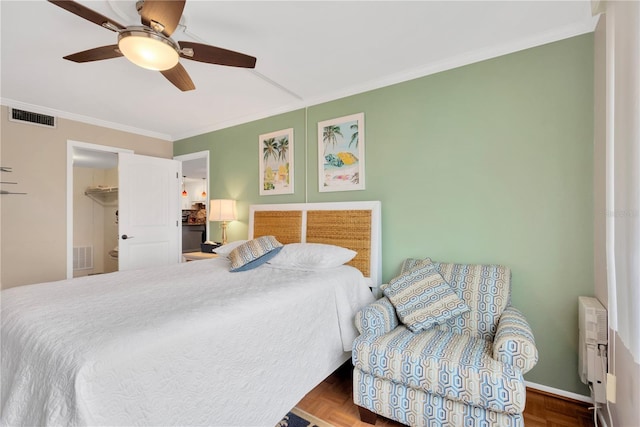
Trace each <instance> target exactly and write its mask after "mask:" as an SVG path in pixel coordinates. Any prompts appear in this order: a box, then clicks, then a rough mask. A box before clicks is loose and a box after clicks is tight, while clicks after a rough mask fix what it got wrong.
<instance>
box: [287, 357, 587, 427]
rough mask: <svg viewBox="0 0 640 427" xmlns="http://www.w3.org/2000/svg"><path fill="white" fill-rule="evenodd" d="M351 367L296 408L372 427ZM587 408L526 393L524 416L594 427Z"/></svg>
mask: <svg viewBox="0 0 640 427" xmlns="http://www.w3.org/2000/svg"><path fill="white" fill-rule="evenodd" d="M352 385H353V383H352V367H351V364H350V362H347V363H346V364H344V365H343V366H342V367H341V368H339V369H338V370H337V371H336V372H334V373H333V374H331V375H330V376H329V377H328V378H327V379H325V380H324V381H323V382H322V383H320V384H319V385H318V386H317V387H316V388H314V389H313V390H311V391H310V392H309V393H308V394H307V395H306V396H305V397H304V398H303V399H302V400H301V401H300V403H298V405H296V406H297V407H298V408H300V409H302V410H303V411H306V412H308V413H310V414H312V415H314V416H316V417H318V418H320V419H322V420H324V421H327V422H329V423H331V424H333V425H334V426H336V427H371V424H366V423H363V422H361V421H360V417H359V415H358V409H357V407H356V406H355V405H354V404H353V394H352V393H353V391H352ZM588 408H589V404H588V403H585V402H579V401H574V400H568V399H565V398H563V397H558V396H554V395H551V394H547V393H544V392H539V391H537V390H532V389H527V405H526V408H525V412H524V419H525V426H526V427H542V426H544V427H593V425H594V423H593V412H592V411H590V410H589V409H588ZM402 426H403V425H402V424H400V423H397V422H395V421H392V420H388V419H385V418H382V417H378V420H377V422H376V427H402Z"/></svg>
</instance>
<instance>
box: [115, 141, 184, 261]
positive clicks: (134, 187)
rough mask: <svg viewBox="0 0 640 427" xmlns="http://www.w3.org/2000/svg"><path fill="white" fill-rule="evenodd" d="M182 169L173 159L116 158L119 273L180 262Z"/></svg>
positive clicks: (122, 156) (128, 155) (126, 156)
mask: <svg viewBox="0 0 640 427" xmlns="http://www.w3.org/2000/svg"><path fill="white" fill-rule="evenodd" d="M181 169H182V165H181V163H180V162H178V161H176V160H172V159H161V158H158V157H147V156H140V155H135V154H129V153H120V154H119V155H118V185H119V195H118V204H119V205H118V230H119V234H120V240H119V243H118V252H119V255H118V264H119V266H118V267H119V270H121V271H122V270H133V269H138V268H146V267H155V266H160V265H166V264H174V263H178V262H180V258H181V253H180V252H181V243H182V240H181V229H180V221H181V216H180V214H181V212H180V202H179V198H178V196H177V195H178V194H179V192H180V190H179V189H180V176H181Z"/></svg>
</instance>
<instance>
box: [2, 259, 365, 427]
mask: <svg viewBox="0 0 640 427" xmlns="http://www.w3.org/2000/svg"><path fill="white" fill-rule="evenodd" d="M228 268H229V265H228V260H226V259H223V258H217V259H211V260H205V261H197V262H190V263H184V264H179V265H174V266H167V267H163V268H157V269H153V270H138V271H128V272H119V273H112V274H105V275H99V276H92V277H88V278H80V279H73V280H65V281H60V282H52V283H46V284H39V285H31V286H23V287H18V288H11V289H7V290H5V291H2V294H1V295H2V301H1V304H2V342H1V347H2V352H1V357H2V371H1V380H2V389H1V391H2V395H1V396H0V398H1V405H2V406H1V407H0V409H1V410H2V414H1V420H2V425H7V426H10V425H30V426H44V425H51V426H66V425H112V426H113V425H127V426H130V425H148V426H151V425H152V426H162V425H183V426H196V425H224V426H268V427H273V426H274V425H275V424H276V423H277V422H278V421H279V420H280V419H281V418H282V417H283V416H284V415H285V414H286V413H287V411H289V410H290V409H291V408H292V407H293V406H294V405H295V404H296V403H297V402H298V401H299V400H300V399H301V398H302V397H303V396H304V394H306V393H307V392H308V391H309V390H310V389H312V388H313V387H314V386H315V385H316V384H318V383H319V382H320V381H322V379H324V378H325V377H326V376H327V375H329V374H330V373H331V372H332V371H333V370H334V369H335V368H336V367H337V366H339V365H340V364H341V363H342V362H343V361H345V360H347V359H348V357H349V356H350V354H349V353H348V352H345V350H347V351H350V350H351V343H352V341H353V339H354V338H355V336H356V331H355V328H354V326H353V316H354V314H355V312H356V311H357V310H358V309H360V308H361V307H363V306H364V305H366V304H368V303H370V302H372V301H373V299H374V298H373V296H372V294H371V292H370V291H369V289H368V288H367V287H366V282H365V280H364V278H363V277H362V275H361V274H360V272H359V271H357V270H356V269H354V268H351V267H348V266H342V267H339V268H336V269H331V270H327V271H325V272H303V271H292V270H284V269H275V268H273V267H269V266H267V265H264V266H262V267H259V268H257V269H254V270H251V271H248V272H242V273H229V272H228Z"/></svg>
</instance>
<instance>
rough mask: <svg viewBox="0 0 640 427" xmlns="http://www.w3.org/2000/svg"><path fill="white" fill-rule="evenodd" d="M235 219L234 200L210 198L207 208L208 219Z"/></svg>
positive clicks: (236, 217)
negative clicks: (208, 207)
mask: <svg viewBox="0 0 640 427" xmlns="http://www.w3.org/2000/svg"><path fill="white" fill-rule="evenodd" d="M236 219H238V215H237V213H236V201H235V200H231V199H215V200H211V204H210V209H209V221H235V220H236Z"/></svg>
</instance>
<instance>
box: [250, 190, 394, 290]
mask: <svg viewBox="0 0 640 427" xmlns="http://www.w3.org/2000/svg"><path fill="white" fill-rule="evenodd" d="M380 211H381V204H380V202H378V201H372V202H336V203H286V204H274V205H251V206H250V207H249V239H253V238H256V237H260V236H266V235H271V236H275V237H276V239H278V241H279V242H281V243H284V244H287V243H305V242H306V243H326V244H331V245H336V246H342V247H344V248H348V249H351V250H354V251H356V252H358V255H356V257H355V258H354V259H353V260H351V262H349V265H352V266H354V267H356V268H357V269H359V270H360V271H361V272H362V274H363V275H364V276H365V277H369V278H370V279H371V282H372V286H373V287H376V288H377V287H378V286H379V285H380V283H381V281H382V259H381V254H382V244H381V240H382V236H381V212H380Z"/></svg>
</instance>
